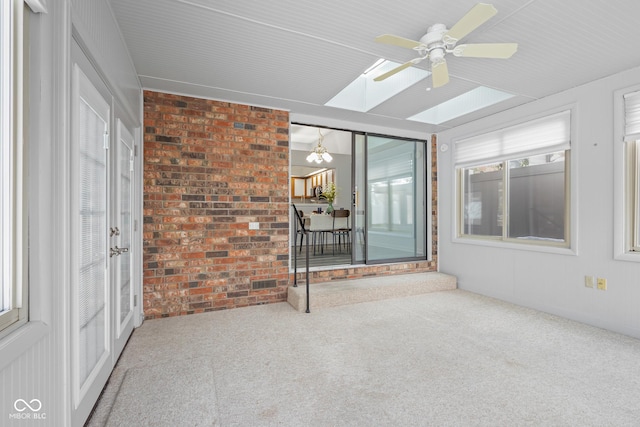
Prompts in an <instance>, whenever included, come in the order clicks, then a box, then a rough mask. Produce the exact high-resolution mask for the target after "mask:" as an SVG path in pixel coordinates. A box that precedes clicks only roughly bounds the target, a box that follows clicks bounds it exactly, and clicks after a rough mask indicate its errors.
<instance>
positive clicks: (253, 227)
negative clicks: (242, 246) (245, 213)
mask: <svg viewBox="0 0 640 427" xmlns="http://www.w3.org/2000/svg"><path fill="white" fill-rule="evenodd" d="M249 230H260V223H259V222H250V223H249Z"/></svg>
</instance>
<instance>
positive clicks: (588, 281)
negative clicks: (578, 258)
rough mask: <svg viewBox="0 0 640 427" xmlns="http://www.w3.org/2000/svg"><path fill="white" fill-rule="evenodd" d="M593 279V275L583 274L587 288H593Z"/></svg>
mask: <svg viewBox="0 0 640 427" xmlns="http://www.w3.org/2000/svg"><path fill="white" fill-rule="evenodd" d="M595 281H596V280H595V277H593V276H584V285H585V286H586V287H587V288H593V286H594V283H595Z"/></svg>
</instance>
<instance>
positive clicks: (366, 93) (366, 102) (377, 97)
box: [324, 59, 430, 112]
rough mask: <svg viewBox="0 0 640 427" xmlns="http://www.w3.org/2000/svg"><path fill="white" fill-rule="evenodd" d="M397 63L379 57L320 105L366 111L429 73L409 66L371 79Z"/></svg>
mask: <svg viewBox="0 0 640 427" xmlns="http://www.w3.org/2000/svg"><path fill="white" fill-rule="evenodd" d="M400 65H401V64H398V63H397V62H393V61H388V60H385V59H379V60H378V61H376V63H375V64H373V65H372V66H371V67H369V68H368V69H367V70H366V71H365V72H364V73H362V74H360V75H359V76H358V77H357V78H356V79H355V80H354V81H352V82H351V83H350V84H349V85H348V86H347V87H345V88H344V89H342V90H341V91H340V92H339V93H338V94H337V95H336V96H334V97H333V98H331V99H330V100H329V102H327V103H326V104H324V105H326V106H328V107H337V108H343V109H345V110H353V111H360V112H366V111H369V110H371V109H372V108H374V107H375V106H377V105H380V104H381V103H383V102H384V101H386V100H387V99H389V98H391V97H392V96H395V95H397V94H398V93H400V92H402V91H403V90H405V89H406V88H408V87H409V86H412V85H414V84H416V83H418V82H419V81H420V80H422V79H424V78H425V77H428V76H429V74H430V73H429V72H428V71H426V70H423V69H420V68H416V67H409V68H407V69H406V70H404V71H402V72H401V73H398V74H395V75H393V76H391V77H389V78H387V79H385V80H383V81H380V82H374V81H373V79H374V78H375V77H377V76H379V75H380V74H383V73H386V72H387V71H390V70H392V69H394V68H395V67H398V66H400Z"/></svg>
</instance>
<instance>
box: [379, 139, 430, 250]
mask: <svg viewBox="0 0 640 427" xmlns="http://www.w3.org/2000/svg"><path fill="white" fill-rule="evenodd" d="M424 154H425V150H424V143H423V142H419V141H406V140H398V139H392V138H383V137H373V136H370V137H369V138H368V140H367V195H368V200H367V212H368V214H369V215H368V218H369V220H368V224H367V260H369V261H376V260H391V259H404V258H416V257H420V256H424V254H425V253H426V251H425V238H424V230H425V226H424V224H425V223H426V216H425V206H426V205H425V198H426V192H425V188H426V186H425V180H426V163H425V157H424ZM418 233H422V234H423V235H421V236H420V237H418Z"/></svg>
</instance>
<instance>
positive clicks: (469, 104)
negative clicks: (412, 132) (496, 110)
mask: <svg viewBox="0 0 640 427" xmlns="http://www.w3.org/2000/svg"><path fill="white" fill-rule="evenodd" d="M513 96H514V95H513V94H511V93H507V92H502V91H499V90H496V89H491V88H488V87H484V86H480V87H477V88H475V89H473V90H470V91H469V92H467V93H463V94H462V95H459V96H456V97H455V98H451V99H450V100H448V101H445V102H443V103H442V104H438V105H436V106H435V107H431V108H429V109H428V110H425V111H423V112H421V113H418V114H416V115H414V116H411V117H409V118H408V119H407V120H413V121H416V122H423V123H429V124H432V125H439V124H440V123H444V122H447V121H449V120H452V119H455V118H457V117H460V116H464V115H465V114H469V113H472V112H474V111H478V110H481V109H483V108H486V107H489V106H490V105H494V104H497V103H498V102H501V101H504V100H505V99H509V98H512V97H513Z"/></svg>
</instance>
